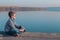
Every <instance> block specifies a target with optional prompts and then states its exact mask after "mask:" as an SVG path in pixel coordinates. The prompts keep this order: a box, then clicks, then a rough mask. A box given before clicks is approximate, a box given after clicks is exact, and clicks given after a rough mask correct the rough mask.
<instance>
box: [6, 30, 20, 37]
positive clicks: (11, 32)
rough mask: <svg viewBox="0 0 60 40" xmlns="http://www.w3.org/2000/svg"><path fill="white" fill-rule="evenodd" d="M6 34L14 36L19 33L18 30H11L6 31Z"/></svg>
mask: <svg viewBox="0 0 60 40" xmlns="http://www.w3.org/2000/svg"><path fill="white" fill-rule="evenodd" d="M7 34H8V35H12V36H14V35H18V34H20V32H19V31H18V30H11V31H9V32H7Z"/></svg>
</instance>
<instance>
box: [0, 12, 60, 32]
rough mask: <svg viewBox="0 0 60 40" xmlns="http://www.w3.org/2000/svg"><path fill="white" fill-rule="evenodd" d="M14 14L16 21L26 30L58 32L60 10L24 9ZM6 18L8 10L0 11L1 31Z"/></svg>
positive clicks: (59, 27) (59, 28) (59, 30)
mask: <svg viewBox="0 0 60 40" xmlns="http://www.w3.org/2000/svg"><path fill="white" fill-rule="evenodd" d="M16 15H17V16H16V22H17V23H18V25H23V26H24V27H25V28H26V30H27V32H60V12H49V11H28V12H27V11H25V12H17V14H16ZM7 20H8V12H0V30H1V31H2V30H3V28H4V26H5V23H6V21H7Z"/></svg>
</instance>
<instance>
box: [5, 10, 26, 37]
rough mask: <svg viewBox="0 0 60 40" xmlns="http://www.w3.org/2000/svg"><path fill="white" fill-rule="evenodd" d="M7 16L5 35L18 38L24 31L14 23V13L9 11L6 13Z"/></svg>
mask: <svg viewBox="0 0 60 40" xmlns="http://www.w3.org/2000/svg"><path fill="white" fill-rule="evenodd" d="M8 16H9V20H8V21H7V23H6V26H5V32H6V33H7V34H9V35H14V36H18V34H20V32H25V29H24V28H23V27H22V26H18V25H17V24H16V22H15V18H16V12H15V11H10V12H9V13H8Z"/></svg>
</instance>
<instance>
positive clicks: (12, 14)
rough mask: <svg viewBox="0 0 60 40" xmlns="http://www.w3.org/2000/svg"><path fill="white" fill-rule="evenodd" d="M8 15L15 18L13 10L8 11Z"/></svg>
mask: <svg viewBox="0 0 60 40" xmlns="http://www.w3.org/2000/svg"><path fill="white" fill-rule="evenodd" d="M8 15H9V17H10V18H12V19H15V18H16V12H15V11H9V13H8Z"/></svg>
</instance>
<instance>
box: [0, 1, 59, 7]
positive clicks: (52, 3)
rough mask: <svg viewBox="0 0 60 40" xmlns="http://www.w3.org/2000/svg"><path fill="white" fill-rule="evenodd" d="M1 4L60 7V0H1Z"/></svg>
mask: <svg viewBox="0 0 60 40" xmlns="http://www.w3.org/2000/svg"><path fill="white" fill-rule="evenodd" d="M0 6H22V7H60V0H0Z"/></svg>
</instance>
